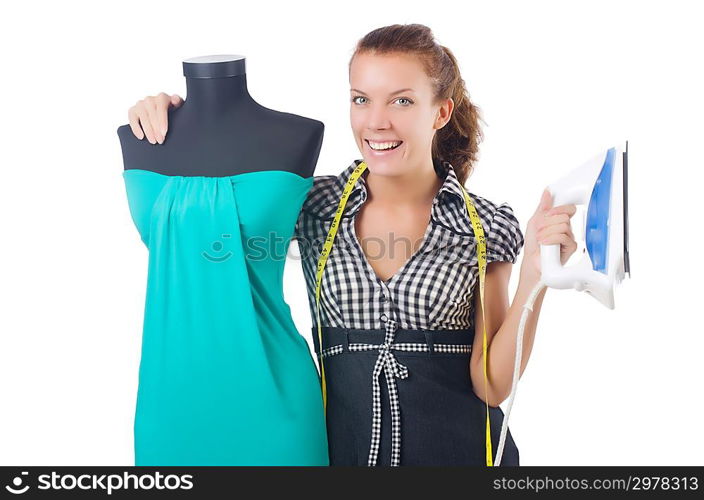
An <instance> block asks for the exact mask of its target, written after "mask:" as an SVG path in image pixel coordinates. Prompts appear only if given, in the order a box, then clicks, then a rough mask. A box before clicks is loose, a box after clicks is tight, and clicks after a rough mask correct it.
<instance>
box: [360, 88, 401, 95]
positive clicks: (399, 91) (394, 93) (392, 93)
mask: <svg viewBox="0 0 704 500" xmlns="http://www.w3.org/2000/svg"><path fill="white" fill-rule="evenodd" d="M408 91H411V92H415V90H413V89H401V90H397V91H396V92H391V93H390V94H389V95H396V94H400V93H401V92H408ZM350 92H358V93H360V94H364V95H367V94H366V93H365V92H362V91H361V90H357V89H350Z"/></svg>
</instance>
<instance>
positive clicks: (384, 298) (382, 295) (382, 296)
mask: <svg viewBox="0 0 704 500" xmlns="http://www.w3.org/2000/svg"><path fill="white" fill-rule="evenodd" d="M380 299H381V301H382V302H386V295H384V294H383V293H382V294H381V297H380Z"/></svg>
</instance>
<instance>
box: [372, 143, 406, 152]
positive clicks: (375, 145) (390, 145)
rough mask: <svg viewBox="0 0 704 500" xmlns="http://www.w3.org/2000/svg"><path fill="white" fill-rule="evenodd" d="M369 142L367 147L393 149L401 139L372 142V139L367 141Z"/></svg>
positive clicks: (378, 149)
mask: <svg viewBox="0 0 704 500" xmlns="http://www.w3.org/2000/svg"><path fill="white" fill-rule="evenodd" d="M367 142H368V143H369V147H370V148H372V149H374V150H377V151H380V150H384V149H393V148H395V147H396V146H398V145H399V144H401V143H402V142H403V141H395V142H372V141H367Z"/></svg>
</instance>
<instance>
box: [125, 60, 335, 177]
mask: <svg viewBox="0 0 704 500" xmlns="http://www.w3.org/2000/svg"><path fill="white" fill-rule="evenodd" d="M183 74H184V76H185V77H186V88H187V94H186V95H187V97H186V99H185V101H184V103H183V104H182V105H181V106H180V107H179V108H176V109H169V131H168V134H167V135H166V137H165V141H164V143H163V144H158V143H157V144H150V143H149V141H147V140H139V139H137V138H136V137H135V136H134V134H133V133H132V131H131V130H130V127H129V125H122V126H120V127H118V129H117V134H118V136H119V138H120V144H121V145H122V157H123V162H124V167H125V170H127V169H133V168H142V169H145V170H152V171H155V172H158V173H162V174H166V175H190V176H193V175H205V176H213V177H221V176H227V175H236V174H241V173H244V172H250V171H258V170H286V171H288V172H292V173H295V174H298V175H300V176H301V177H309V176H311V175H313V171H314V169H315V165H316V163H317V161H318V156H319V154H320V148H321V146H322V141H323V131H324V125H323V123H322V122H320V121H318V120H313V119H311V118H305V117H302V116H297V115H293V114H290V113H283V112H280V111H274V110H271V109H268V108H265V107H264V106H261V105H260V104H258V103H257V102H256V101H255V100H254V99H252V97H251V96H250V95H249V92H248V90H247V74H246V71H245V58H244V57H243V56H238V55H232V56H228V55H223V56H219V55H216V56H202V57H194V58H190V59H187V60H185V61H184V62H183ZM152 146H157V147H152Z"/></svg>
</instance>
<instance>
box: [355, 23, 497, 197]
mask: <svg viewBox="0 0 704 500" xmlns="http://www.w3.org/2000/svg"><path fill="white" fill-rule="evenodd" d="M365 52H368V53H378V54H391V53H405V54H411V55H415V56H416V57H418V58H419V59H420V61H421V63H422V65H423V68H424V70H425V73H426V74H427V75H428V77H429V78H430V79H431V81H432V82H433V87H434V90H435V96H434V97H435V102H436V103H438V102H440V101H442V100H445V99H448V98H452V100H453V101H454V103H455V107H454V109H453V111H452V115H451V117H450V121H448V122H447V124H445V126H444V127H443V128H441V129H439V130H437V131H436V132H435V137H433V144H432V151H431V154H432V156H433V164H434V165H436V167H435V168H436V171H437V170H438V166H437V165H438V164H442V162H443V161H447V162H449V163H450V164H451V165H452V167H453V168H454V169H455V173H456V174H457V178H458V179H459V181H460V182H461V183H462V184H464V183H465V181H466V180H467V178H468V177H469V176H470V175H471V173H472V172H473V171H474V163H475V162H476V161H477V153H478V151H479V142H481V140H482V139H483V134H482V130H481V128H480V126H479V120H480V119H481V117H480V115H479V108H478V107H477V106H475V105H474V104H473V103H472V102H471V101H470V100H469V93H468V92H467V89H466V88H465V84H464V80H463V79H462V76H461V75H460V70H459V66H458V65H457V59H455V56H454V55H453V54H452V52H451V51H450V49H448V48H447V47H445V46H442V45H439V44H438V43H437V42H436V41H435V38H434V36H433V33H432V31H431V30H430V28H428V27H427V26H425V25H423V24H393V25H391V26H384V27H382V28H377V29H375V30H373V31H370V32H369V33H367V34H366V35H364V37H363V38H362V39H361V40H359V42H357V46H356V47H355V49H354V52H353V54H352V57H351V58H350V62H349V68H351V67H352V61H353V60H354V56H356V55H357V54H360V53H365ZM444 174H445V172H440V171H438V175H441V176H443V175H444Z"/></svg>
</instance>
